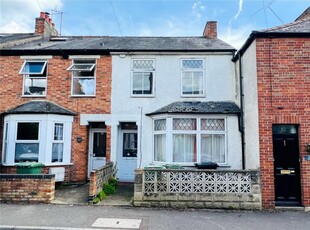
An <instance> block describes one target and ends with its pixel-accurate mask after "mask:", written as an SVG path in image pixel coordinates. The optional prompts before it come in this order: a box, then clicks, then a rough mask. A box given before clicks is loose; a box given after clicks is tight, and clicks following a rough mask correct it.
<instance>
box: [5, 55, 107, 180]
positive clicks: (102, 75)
mask: <svg viewBox="0 0 310 230" xmlns="http://www.w3.org/2000/svg"><path fill="white" fill-rule="evenodd" d="M23 62H24V60H22V59H20V57H19V56H15V57H12V56H9V57H6V56H2V57H0V92H1V98H0V99H1V103H0V113H2V112H4V111H6V110H8V109H12V108H14V107H15V106H17V105H20V104H23V103H25V102H27V101H30V100H36V99H39V100H49V101H52V102H54V103H57V104H58V105H60V106H63V107H64V108H66V109H69V110H72V111H74V112H76V113H77V116H75V117H74V122H73V127H72V147H71V162H72V163H73V165H72V166H71V167H70V169H71V171H70V175H69V176H68V178H70V181H84V180H86V178H87V167H88V128H87V127H86V126H81V125H80V114H81V113H83V114H110V113H111V105H110V104H111V71H112V70H111V68H112V59H111V57H110V56H101V58H100V59H97V66H96V68H97V69H96V85H97V86H96V97H82V98H81V97H71V73H70V72H69V71H67V70H66V69H67V68H68V67H69V66H70V65H71V64H72V60H70V59H63V58H62V57H60V56H54V57H53V58H52V59H49V60H48V69H47V71H48V78H47V79H48V80H47V96H46V97H45V98H38V97H32V98H25V97H22V87H23V77H22V75H20V74H19V71H20V68H21V66H22V64H23ZM78 136H80V137H82V139H83V141H82V142H81V143H78V142H77V141H76V138H77V137H78ZM2 138H3V117H2V119H1V125H0V145H2ZM0 147H1V150H2V146H0ZM1 155H2V154H1ZM109 160H110V128H109V127H108V128H107V161H109ZM66 169H67V168H66Z"/></svg>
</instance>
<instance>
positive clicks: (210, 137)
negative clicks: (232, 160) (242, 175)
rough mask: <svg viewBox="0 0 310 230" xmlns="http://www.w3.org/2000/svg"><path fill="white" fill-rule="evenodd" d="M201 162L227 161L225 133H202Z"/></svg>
mask: <svg viewBox="0 0 310 230" xmlns="http://www.w3.org/2000/svg"><path fill="white" fill-rule="evenodd" d="M201 162H216V163H225V135H224V134H203V135H201Z"/></svg>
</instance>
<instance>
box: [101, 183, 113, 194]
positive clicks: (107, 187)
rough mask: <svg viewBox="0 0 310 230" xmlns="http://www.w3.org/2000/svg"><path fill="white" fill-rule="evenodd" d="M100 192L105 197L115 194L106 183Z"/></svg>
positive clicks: (111, 187)
mask: <svg viewBox="0 0 310 230" xmlns="http://www.w3.org/2000/svg"><path fill="white" fill-rule="evenodd" d="M102 190H103V191H104V193H105V194H106V195H107V196H109V195H112V194H113V193H115V187H114V186H112V185H110V184H109V183H108V182H105V183H103V186H102Z"/></svg>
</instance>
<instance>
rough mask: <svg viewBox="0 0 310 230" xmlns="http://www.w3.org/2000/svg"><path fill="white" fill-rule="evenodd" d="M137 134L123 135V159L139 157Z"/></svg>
mask: <svg viewBox="0 0 310 230" xmlns="http://www.w3.org/2000/svg"><path fill="white" fill-rule="evenodd" d="M137 140H138V135H137V133H124V134H123V157H137V147H138V146H137V144H138V142H137Z"/></svg>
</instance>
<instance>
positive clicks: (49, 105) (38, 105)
mask: <svg viewBox="0 0 310 230" xmlns="http://www.w3.org/2000/svg"><path fill="white" fill-rule="evenodd" d="M3 114H61V115H71V116H75V115H76V113H75V112H72V111H70V110H68V109H65V108H63V107H61V106H59V105H57V104H55V103H53V102H50V101H29V102H27V103H25V104H22V105H19V106H17V107H15V108H13V109H10V110H7V111H6V112H4V113H3Z"/></svg>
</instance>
